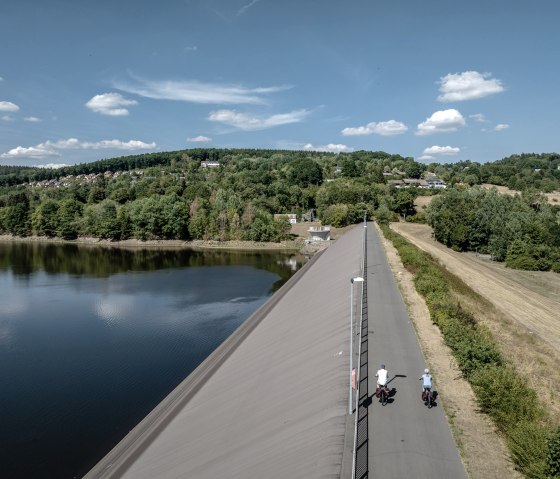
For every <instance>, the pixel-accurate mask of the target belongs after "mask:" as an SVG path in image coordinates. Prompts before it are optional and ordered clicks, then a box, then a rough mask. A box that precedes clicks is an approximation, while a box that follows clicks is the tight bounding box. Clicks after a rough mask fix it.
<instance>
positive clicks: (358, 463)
mask: <svg viewBox="0 0 560 479" xmlns="http://www.w3.org/2000/svg"><path fill="white" fill-rule="evenodd" d="M362 278H364V280H363V282H362V302H361V307H360V328H359V331H360V333H359V342H360V346H359V352H358V357H359V367H358V368H357V378H356V382H357V385H358V386H357V391H356V406H355V411H356V412H355V414H354V421H355V423H354V449H353V454H352V456H353V457H352V479H355V478H359V479H365V478H367V477H368V408H367V406H366V405H365V404H364V403H365V402H366V400H367V398H368V303H367V222H366V220H365V217H364V239H363V250H362Z"/></svg>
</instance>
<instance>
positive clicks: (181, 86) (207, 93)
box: [114, 77, 292, 105]
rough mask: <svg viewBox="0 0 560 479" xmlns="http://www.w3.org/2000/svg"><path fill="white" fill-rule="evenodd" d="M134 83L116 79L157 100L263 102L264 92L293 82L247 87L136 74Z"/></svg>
mask: <svg viewBox="0 0 560 479" xmlns="http://www.w3.org/2000/svg"><path fill="white" fill-rule="evenodd" d="M134 81H135V82H134V83H126V82H116V83H115V85H114V86H115V88H118V89H119V90H122V91H126V92H128V93H134V94H136V95H140V96H143V97H145V98H152V99H155V100H176V101H186V102H192V103H206V104H254V105H256V104H264V103H266V101H265V99H264V98H263V95H267V94H269V93H276V92H280V91H285V90H288V89H290V88H292V87H291V86H286V85H284V86H273V87H264V88H246V87H244V86H241V85H228V84H216V83H202V82H199V81H196V80H187V81H174V80H160V81H151V80H145V79H142V78H139V77H134Z"/></svg>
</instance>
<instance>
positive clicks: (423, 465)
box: [367, 225, 467, 479]
mask: <svg viewBox="0 0 560 479" xmlns="http://www.w3.org/2000/svg"><path fill="white" fill-rule="evenodd" d="M372 226H373V225H372ZM367 231H368V242H367V244H368V251H367V298H368V363H369V368H368V370H369V396H370V398H372V396H373V395H374V393H375V387H376V377H375V373H376V371H377V370H378V369H379V366H380V364H382V363H384V364H385V365H386V368H387V370H388V371H389V378H390V382H389V387H390V388H391V389H392V394H391V396H392V397H391V398H390V400H389V401H390V402H389V403H388V404H387V405H386V406H382V405H381V404H380V403H379V402H378V399H376V398H375V396H373V401H372V403H371V404H370V405H369V406H368V426H369V434H368V437H369V447H368V449H369V460H368V462H369V476H368V477H369V478H377V477H379V478H384V479H393V478H394V479H402V478H407V477H415V478H430V479H440V478H441V479H446V478H449V479H451V478H453V479H456V478H466V477H467V475H466V473H465V469H464V466H463V464H462V462H461V460H460V457H459V454H458V451H457V448H456V446H455V442H454V440H453V437H452V436H451V431H450V429H449V425H448V423H447V420H446V417H445V414H444V412H443V407H442V404H441V402H442V401H445V398H438V401H437V406H436V407H433V408H432V409H428V408H427V407H426V406H425V405H424V403H423V402H421V398H420V395H421V392H422V387H421V381H420V380H418V378H419V377H420V376H421V375H422V373H423V371H424V368H425V367H426V366H425V362H424V358H423V357H422V354H421V352H420V346H419V343H418V339H417V337H416V334H415V332H414V328H413V325H412V323H411V321H410V318H409V316H408V313H407V310H406V306H405V303H404V301H403V299H402V296H401V294H400V291H399V289H398V286H397V284H396V281H395V279H394V276H393V274H392V272H391V269H390V267H389V264H388V262H387V256H386V254H385V250H384V248H383V245H382V243H381V240H380V237H379V233H378V232H377V228H375V227H368V228H367ZM434 388H435V390H437V377H436V378H434Z"/></svg>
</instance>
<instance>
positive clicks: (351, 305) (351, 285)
mask: <svg viewBox="0 0 560 479" xmlns="http://www.w3.org/2000/svg"><path fill="white" fill-rule="evenodd" d="M363 281H364V278H361V277H360V276H356V277H355V278H352V279H351V280H350V383H349V386H348V414H350V415H352V410H353V409H352V370H353V368H352V362H353V352H352V343H353V341H354V283H361V282H363Z"/></svg>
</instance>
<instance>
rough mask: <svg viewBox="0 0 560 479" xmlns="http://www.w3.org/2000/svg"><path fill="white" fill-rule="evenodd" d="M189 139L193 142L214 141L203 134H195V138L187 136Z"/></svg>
mask: <svg viewBox="0 0 560 479" xmlns="http://www.w3.org/2000/svg"><path fill="white" fill-rule="evenodd" d="M187 141H190V142H192V143H208V142H210V141H212V138H208V137H207V136H203V135H198V136H195V137H194V138H187Z"/></svg>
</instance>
